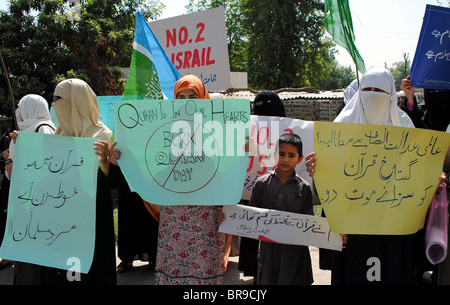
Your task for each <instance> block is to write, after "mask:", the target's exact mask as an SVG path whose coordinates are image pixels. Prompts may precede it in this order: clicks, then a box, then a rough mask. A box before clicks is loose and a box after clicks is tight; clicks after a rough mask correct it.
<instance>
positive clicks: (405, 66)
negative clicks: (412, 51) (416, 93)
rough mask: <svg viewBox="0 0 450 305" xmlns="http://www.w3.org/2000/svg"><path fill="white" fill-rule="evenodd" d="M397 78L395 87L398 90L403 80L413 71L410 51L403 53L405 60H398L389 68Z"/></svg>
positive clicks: (395, 78)
mask: <svg viewBox="0 0 450 305" xmlns="http://www.w3.org/2000/svg"><path fill="white" fill-rule="evenodd" d="M389 70H390V71H391V73H392V75H393V76H394V80H395V87H396V89H397V91H399V90H400V89H401V86H402V80H403V79H404V78H406V77H407V76H408V75H409V72H410V71H411V60H410V59H409V53H403V61H397V62H395V63H393V64H392V67H391V68H389Z"/></svg>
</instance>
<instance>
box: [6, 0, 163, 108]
mask: <svg viewBox="0 0 450 305" xmlns="http://www.w3.org/2000/svg"><path fill="white" fill-rule="evenodd" d="M69 2H72V3H75V5H76V6H75V7H73V6H72V7H70V6H69V4H68V1H65V0H11V2H10V6H9V11H8V12H5V11H1V12H0V52H1V54H2V55H3V58H4V60H5V63H6V65H7V68H8V71H7V73H8V75H9V77H10V80H11V85H12V87H13V94H14V97H15V98H16V99H17V100H18V99H20V98H21V97H22V96H24V95H26V94H29V93H34V94H40V95H42V96H44V97H45V98H46V99H47V101H49V102H51V101H52V95H53V90H54V88H55V86H56V84H57V83H58V82H59V81H60V80H62V79H65V78H69V77H79V78H81V79H83V80H85V81H87V82H88V83H89V85H91V87H92V88H93V90H94V91H95V92H96V93H97V95H112V94H121V92H122V91H123V87H124V79H123V78H122V72H121V70H120V69H119V68H118V67H120V66H129V64H130V60H131V52H132V42H133V38H134V26H135V13H136V10H137V9H139V10H140V11H141V13H142V14H143V15H144V16H145V17H146V18H149V19H156V17H158V16H159V15H160V13H161V12H162V9H163V8H164V5H162V4H161V3H160V1H159V0H151V1H145V0H71V1H69ZM5 73H6V71H5ZM2 77H4V75H3V76H2ZM8 96H9V94H8V91H7V87H6V82H0V101H1V102H2V103H1V104H2V105H1V106H3V108H2V109H0V113H3V114H7V115H11V112H10V111H9V109H10V107H7V106H5V105H7V103H6V102H7V98H8Z"/></svg>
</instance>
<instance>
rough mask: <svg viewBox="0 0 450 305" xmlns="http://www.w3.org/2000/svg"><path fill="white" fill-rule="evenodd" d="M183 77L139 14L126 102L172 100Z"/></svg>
mask: <svg viewBox="0 0 450 305" xmlns="http://www.w3.org/2000/svg"><path fill="white" fill-rule="evenodd" d="M180 76H181V75H180V73H179V72H178V71H177V69H175V67H174V66H173V64H172V63H171V62H170V60H169V59H168V58H167V56H166V53H164V50H163V49H162V47H161V45H160V44H159V42H158V40H157V39H156V37H155V35H154V34H153V32H152V30H151V29H150V27H149V26H148V24H147V22H146V21H145V19H144V17H143V16H142V14H141V13H139V12H136V32H135V36H134V43H133V54H132V56H131V64H130V72H129V76H128V79H127V84H126V87H125V91H124V93H123V98H125V99H146V100H151V99H163V98H169V99H172V98H173V88H174V86H175V82H176V81H177V80H178V78H179V77H180Z"/></svg>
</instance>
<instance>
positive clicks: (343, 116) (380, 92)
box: [334, 69, 414, 128]
mask: <svg viewBox="0 0 450 305" xmlns="http://www.w3.org/2000/svg"><path fill="white" fill-rule="evenodd" d="M334 121H335V122H348V123H366V124H375V125H388V126H402V127H412V128H414V124H413V123H412V121H411V119H410V118H409V116H408V115H407V114H406V113H405V112H404V111H403V110H401V109H400V108H399V107H398V106H397V93H396V91H395V81H394V77H393V76H392V74H391V72H390V71H389V70H387V69H371V70H368V71H367V72H366V73H365V74H364V75H363V76H362V77H361V80H360V85H359V90H358V91H357V92H356V93H355V94H354V95H353V97H352V98H351V99H350V101H349V102H348V104H347V105H346V106H345V107H344V109H342V111H341V112H340V113H339V115H338V116H337V117H336V119H335V120H334Z"/></svg>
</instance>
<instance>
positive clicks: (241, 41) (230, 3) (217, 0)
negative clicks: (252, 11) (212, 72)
mask: <svg viewBox="0 0 450 305" xmlns="http://www.w3.org/2000/svg"><path fill="white" fill-rule="evenodd" d="M221 6H223V7H224V9H225V25H226V28H227V42H228V56H229V61H230V70H231V71H234V72H242V71H246V68H247V52H246V50H247V44H248V41H247V39H246V30H245V27H244V26H243V24H242V11H241V0H189V4H188V5H187V6H186V8H187V9H188V11H189V12H190V13H193V12H198V11H203V10H207V9H211V8H215V7H221Z"/></svg>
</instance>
